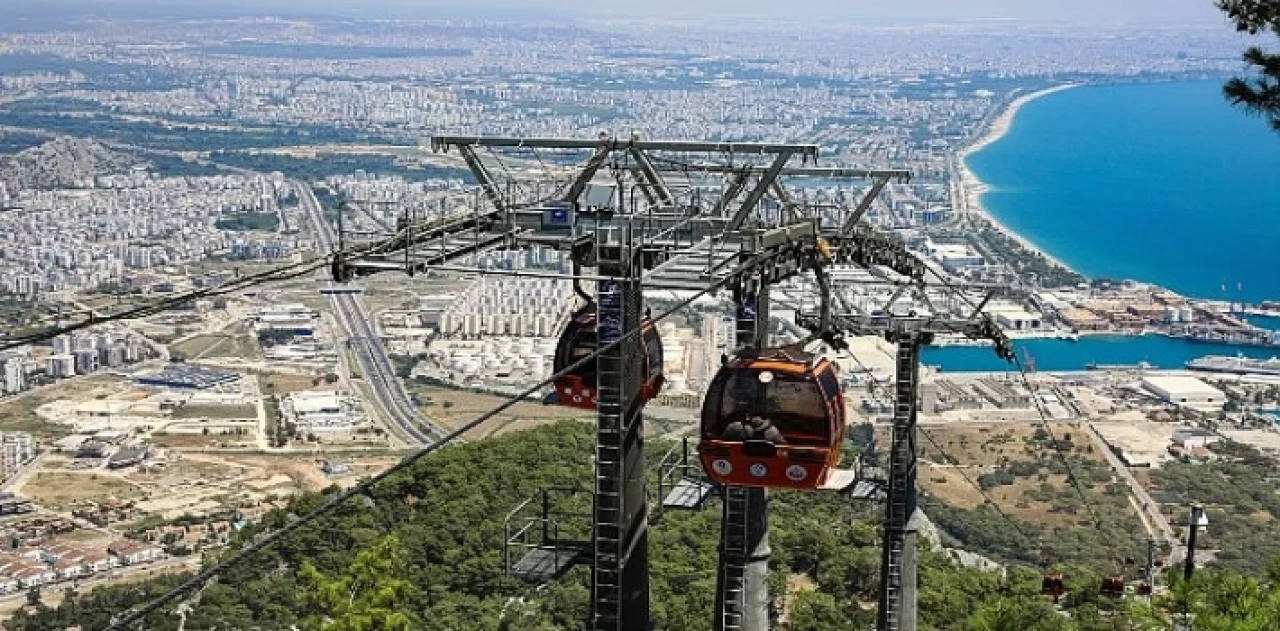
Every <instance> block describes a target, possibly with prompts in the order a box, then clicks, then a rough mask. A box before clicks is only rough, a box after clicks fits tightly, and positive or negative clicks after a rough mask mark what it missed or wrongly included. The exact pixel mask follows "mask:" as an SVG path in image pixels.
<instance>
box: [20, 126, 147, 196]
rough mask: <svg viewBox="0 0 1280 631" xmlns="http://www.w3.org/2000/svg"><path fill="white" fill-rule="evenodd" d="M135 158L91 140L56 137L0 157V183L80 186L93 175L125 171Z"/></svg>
mask: <svg viewBox="0 0 1280 631" xmlns="http://www.w3.org/2000/svg"><path fill="white" fill-rule="evenodd" d="M134 162H135V160H134V159H133V158H132V157H130V156H129V155H127V154H123V153H120V152H117V151H113V150H111V149H108V148H107V147H105V146H103V145H102V144H100V143H98V142H95V141H92V140H80V139H76V138H55V139H54V140H50V141H49V142H46V143H44V144H42V145H40V146H38V147H32V148H30V149H26V150H24V151H22V152H19V153H18V154H16V155H14V156H11V157H7V158H0V183H3V184H4V185H5V188H6V189H8V190H9V191H10V192H11V193H16V192H17V191H21V190H23V189H29V188H35V189H46V188H63V187H74V186H81V185H83V184H84V183H85V182H87V181H89V180H91V179H92V178H94V177H95V176H99V175H110V174H113V173H123V172H125V171H128V170H129V168H130V167H132V166H133V164H134Z"/></svg>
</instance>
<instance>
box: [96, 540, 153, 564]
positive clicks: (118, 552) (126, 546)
mask: <svg viewBox="0 0 1280 631" xmlns="http://www.w3.org/2000/svg"><path fill="white" fill-rule="evenodd" d="M107 552H109V553H111V555H112V556H114V557H115V558H116V559H117V560H118V561H119V562H120V565H138V564H139V563H148V562H150V561H155V560H158V559H161V558H163V557H164V550H161V549H160V548H158V547H156V546H153V545H149V544H146V543H141V542H138V541H133V540H130V539H120V540H118V541H115V542H112V543H111V545H109V546H107Z"/></svg>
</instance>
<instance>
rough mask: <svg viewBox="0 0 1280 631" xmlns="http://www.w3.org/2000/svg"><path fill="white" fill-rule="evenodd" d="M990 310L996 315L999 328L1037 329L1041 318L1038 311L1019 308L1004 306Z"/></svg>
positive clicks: (1015, 329)
mask: <svg viewBox="0 0 1280 631" xmlns="http://www.w3.org/2000/svg"><path fill="white" fill-rule="evenodd" d="M988 311H992V312H993V313H994V314H995V317H996V324H999V325H1000V327H1001V328H1004V329H1011V330H1014V331H1039V330H1040V327H1041V323H1042V320H1043V318H1042V317H1041V316H1040V314H1038V313H1031V312H1030V311H1027V310H1025V309H1020V308H1006V309H1000V310H996V311H993V310H991V309H988Z"/></svg>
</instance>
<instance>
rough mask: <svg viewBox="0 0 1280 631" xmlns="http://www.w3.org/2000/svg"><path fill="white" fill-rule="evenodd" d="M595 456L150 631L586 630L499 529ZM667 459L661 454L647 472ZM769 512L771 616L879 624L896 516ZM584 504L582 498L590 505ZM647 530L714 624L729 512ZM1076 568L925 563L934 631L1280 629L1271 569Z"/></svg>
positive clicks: (556, 444) (569, 430) (272, 561)
mask: <svg viewBox="0 0 1280 631" xmlns="http://www.w3.org/2000/svg"><path fill="white" fill-rule="evenodd" d="M592 445H593V433H592V428H591V426H590V425H587V424H583V423H577V422H569V421H565V422H560V423H557V424H554V425H549V426H544V427H542V428H539V429H533V430H529V431H525V432H520V433H516V434H511V435H507V436H504V437H500V438H495V439H490V440H485V441H479V442H472V443H467V444H463V445H457V446H451V447H447V448H445V449H443V450H441V451H439V452H437V453H436V454H433V455H431V456H429V457H427V458H424V459H423V460H421V461H420V462H418V463H416V464H415V465H413V466H412V467H409V468H408V469H406V470H404V471H401V472H399V473H397V474H395V475H393V476H391V477H389V478H387V479H386V480H384V481H383V482H382V483H381V484H379V485H377V486H375V487H374V488H373V489H372V490H371V491H370V492H369V493H368V494H367V495H361V496H357V499H355V500H353V501H351V502H348V503H347V504H346V505H344V506H343V507H342V508H340V509H339V510H338V511H336V512H334V513H332V514H330V516H328V517H326V518H323V519H321V520H318V521H317V522H316V523H314V524H311V525H308V526H306V527H303V528H301V529H299V530H298V531H297V532H295V533H293V534H292V535H290V536H288V537H286V538H285V539H284V540H282V542H280V543H279V544H277V545H275V546H273V547H270V548H268V549H266V550H265V551H263V552H261V553H259V554H257V555H256V556H254V557H252V558H251V560H250V561H248V562H246V563H244V564H242V565H240V566H238V567H236V568H233V569H231V570H229V571H228V572H227V573H225V574H224V575H223V576H221V577H220V578H219V579H217V580H215V581H214V582H212V583H210V584H209V585H207V586H206V587H205V588H204V589H202V590H200V592H199V597H198V598H189V599H185V600H183V601H182V602H183V603H184V605H183V612H184V613H183V615H182V616H179V615H176V614H175V610H174V607H169V608H165V609H161V610H160V611H158V612H156V613H154V614H153V615H151V616H150V617H148V618H147V619H146V621H145V628H146V629H148V630H170V631H172V630H176V629H179V628H182V629H186V630H196V629H215V628H216V629H288V628H291V626H293V625H297V628H303V629H327V630H330V631H335V630H347V629H351V630H354V629H365V630H377V629H386V630H391V629H445V630H450V629H463V630H469V629H501V630H505V631H550V630H552V629H578V628H581V624H582V620H584V618H585V616H586V613H587V609H588V584H589V570H588V569H587V568H585V567H580V568H576V569H574V570H571V571H570V572H569V573H568V574H567V575H566V576H565V577H564V578H562V579H561V580H559V581H557V582H555V583H552V584H550V585H548V586H546V587H545V588H542V589H536V588H535V587H533V586H530V585H526V584H523V583H521V582H519V581H517V580H515V579H513V578H510V577H507V576H506V575H505V574H504V571H503V555H502V541H503V520H502V516H503V515H506V514H507V513H508V512H509V511H510V510H511V509H512V508H514V507H515V506H516V505H518V504H519V503H520V502H522V501H524V500H525V499H527V498H529V497H531V496H533V495H534V494H536V493H538V492H539V491H540V490H541V489H543V488H548V487H562V488H575V487H576V488H586V487H587V484H588V481H589V479H590V473H591V471H590V466H591V465H590V455H591V453H592ZM665 447H666V446H665V445H662V444H654V445H651V446H650V447H649V449H650V454H651V456H655V457H653V458H651V460H653V461H656V460H657V458H656V456H658V455H660V454H661V453H662V451H663V450H664V449H665ZM328 492H334V489H330V490H329V491H328ZM324 495H325V494H324V493H319V494H312V495H307V496H303V497H299V498H297V499H295V500H294V501H293V502H292V503H291V504H290V505H289V506H288V507H286V508H285V509H282V510H278V511H276V512H274V513H271V514H269V515H268V516H267V518H266V519H265V520H264V521H263V522H262V523H261V524H258V525H256V526H253V527H249V528H246V529H245V530H243V531H241V532H240V533H239V534H238V539H239V541H240V542H241V543H243V542H245V541H249V540H252V539H253V538H254V537H256V536H257V535H259V534H260V533H262V532H263V531H265V530H270V529H274V528H277V527H280V526H281V525H283V524H285V523H286V522H287V521H288V520H290V519H292V518H294V517H295V516H296V515H299V514H303V513H305V512H307V511H309V510H311V509H312V508H314V507H316V506H317V505H318V504H319V503H321V502H323V501H324ZM771 502H772V505H771V514H770V529H771V530H770V536H771V540H772V545H773V559H772V563H771V569H772V576H771V579H770V583H771V592H772V594H773V595H774V597H775V598H774V612H775V615H778V616H780V617H785V619H786V620H785V622H786V624H789V625H790V628H791V629H795V630H797V631H802V630H809V631H828V630H835V629H840V630H847V629H852V628H867V627H868V626H869V625H871V624H872V623H873V621H874V601H875V598H874V595H875V592H876V588H877V583H878V571H879V559H880V553H879V548H878V538H879V534H878V528H877V525H876V524H877V523H878V521H879V518H880V515H881V513H882V511H883V507H882V506H880V505H876V504H871V503H863V502H857V501H851V500H850V499H849V498H848V497H844V496H840V495H836V494H825V493H790V492H778V493H776V494H774V495H773V496H772V500H771ZM586 506H587V503H586V499H585V498H582V499H580V500H579V505H578V506H577V508H578V509H585V508H586ZM650 533H651V534H650V552H651V572H652V578H651V582H650V586H651V593H652V620H653V623H654V628H656V629H680V630H685V629H708V628H710V626H711V623H710V621H711V609H712V607H713V603H714V589H715V582H716V581H715V578H716V577H715V560H716V543H717V539H718V535H719V503H718V502H717V501H712V502H711V504H710V505H709V506H708V508H707V509H706V510H702V511H689V512H667V513H665V514H664V515H663V518H662V519H661V521H660V522H659V523H656V524H655V525H654V526H653V528H651V530H650ZM234 547H235V546H233V549H234ZM225 553H229V551H227V552H224V554H225ZM215 560H216V558H215V557H212V556H211V557H209V558H206V559H205V562H206V563H209V562H212V561H215ZM1064 569H1066V570H1067V572H1068V576H1069V578H1068V584H1069V587H1068V589H1069V592H1068V594H1067V595H1066V596H1065V597H1064V598H1063V601H1062V603H1061V604H1060V606H1058V607H1055V606H1054V604H1053V603H1052V602H1051V601H1050V600H1049V599H1048V598H1047V597H1042V596H1040V578H1041V571H1040V570H1039V569H1038V568H1034V567H1030V566H1021V567H1013V568H1011V569H1010V570H1009V571H1008V572H1007V573H1006V574H1005V575H1004V576H1002V575H1000V574H998V573H994V572H986V571H981V570H976V569H965V568H961V567H959V566H957V565H955V564H954V563H953V562H952V561H951V560H950V558H949V557H948V556H947V555H946V554H943V553H941V552H935V551H932V550H926V551H924V553H923V554H922V569H921V574H920V586H921V590H920V597H919V605H920V615H921V625H920V628H921V629H932V630H943V629H948V630H950V629H955V630H965V631H967V630H973V631H996V630H1006V629H1007V630H1010V631H1015V630H1016V631H1027V630H1033V631H1050V630H1054V631H1056V630H1062V631H1070V630H1103V629H1167V628H1168V620H1169V616H1170V615H1171V613H1172V612H1175V611H1178V610H1180V608H1181V607H1182V606H1183V605H1184V604H1185V606H1186V607H1187V608H1188V609H1189V610H1190V611H1192V612H1193V613H1195V614H1197V616H1198V617H1197V627H1196V628H1197V629H1201V628H1203V629H1224V630H1225V629H1259V630H1261V629H1275V628H1280V627H1277V626H1276V625H1275V624H1270V623H1269V622H1268V621H1275V620H1280V592H1277V591H1276V590H1274V589H1273V588H1272V587H1271V585H1272V584H1273V582H1274V581H1275V580H1276V579H1277V578H1280V571H1277V570H1280V566H1277V565H1275V564H1272V566H1270V568H1269V569H1271V570H1272V571H1270V572H1268V573H1266V574H1264V575H1260V576H1259V577H1257V578H1247V577H1244V576H1241V575H1238V574H1234V573H1219V572H1218V571H1216V570H1202V571H1201V572H1199V573H1198V574H1197V578H1196V580H1195V581H1194V582H1193V583H1192V584H1191V585H1190V586H1185V585H1181V584H1175V588H1176V589H1175V591H1174V593H1173V595H1171V596H1168V597H1157V598H1156V600H1155V602H1154V603H1153V604H1152V605H1151V606H1148V605H1146V604H1145V600H1143V599H1129V600H1126V601H1113V600H1107V599H1104V598H1102V597H1100V596H1098V592H1097V586H1098V584H1099V582H1100V580H1101V574H1100V573H1099V572H1098V571H1097V570H1093V569H1089V568H1086V567H1067V568H1064ZM184 578H186V577H184V576H169V577H162V578H157V579H154V580H151V581H148V582H143V583H135V584H131V585H121V586H112V587H107V588H102V589H98V590H95V591H93V592H90V593H87V594H76V593H70V594H68V597H67V599H66V600H65V601H64V603H63V604H62V605H61V606H60V607H58V608H56V609H51V608H46V607H43V606H37V607H35V608H29V609H28V610H27V611H24V612H20V613H18V614H17V615H16V616H15V617H14V618H13V620H12V621H11V622H10V623H9V625H8V627H7V628H9V629H12V630H14V631H34V630H37V629H39V630H47V629H66V628H70V627H77V626H78V628H80V629H83V630H85V631H88V630H91V629H102V628H105V627H106V626H107V625H108V624H109V621H110V620H111V618H112V616H113V615H115V614H117V613H119V612H121V611H123V610H124V609H126V608H128V607H130V606H133V605H136V604H138V603H141V602H145V601H146V600H147V599H149V598H152V597H154V596H156V595H158V594H160V593H162V592H163V591H164V590H165V589H167V588H170V587H172V586H173V585H176V584H177V582H178V581H181V580H183V579H184ZM1228 589H1229V590H1231V591H1229V592H1228V591H1224V590H1228ZM1234 595H1247V596H1249V600H1247V601H1242V600H1239V599H1236V598H1234ZM1267 616H1270V617H1267ZM778 627H779V628H782V627H783V624H782V621H780V623H779V625H778Z"/></svg>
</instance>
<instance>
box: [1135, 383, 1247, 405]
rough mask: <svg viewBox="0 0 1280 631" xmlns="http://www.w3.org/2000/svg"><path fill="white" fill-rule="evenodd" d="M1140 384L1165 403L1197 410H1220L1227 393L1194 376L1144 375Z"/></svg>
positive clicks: (1225, 400) (1224, 402) (1224, 403)
mask: <svg viewBox="0 0 1280 631" xmlns="http://www.w3.org/2000/svg"><path fill="white" fill-rule="evenodd" d="M1142 386H1143V387H1144V388H1146V389H1147V390H1148V391H1150V392H1151V393H1152V394H1154V395H1155V396H1157V397H1159V399H1160V400H1161V401H1164V402H1165V403H1172V404H1174V405H1179V406H1184V407H1189V408H1193V409H1197V410H1221V409H1222V407H1223V406H1224V405H1226V402H1227V395H1226V394H1225V393H1223V392H1222V391H1221V390H1219V389H1217V388H1215V387H1213V386H1211V385H1209V384H1207V383H1205V382H1203V381H1201V380H1199V379H1196V378H1195V377H1180V376H1170V377H1164V376H1153V377H1144V378H1143V379H1142Z"/></svg>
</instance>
